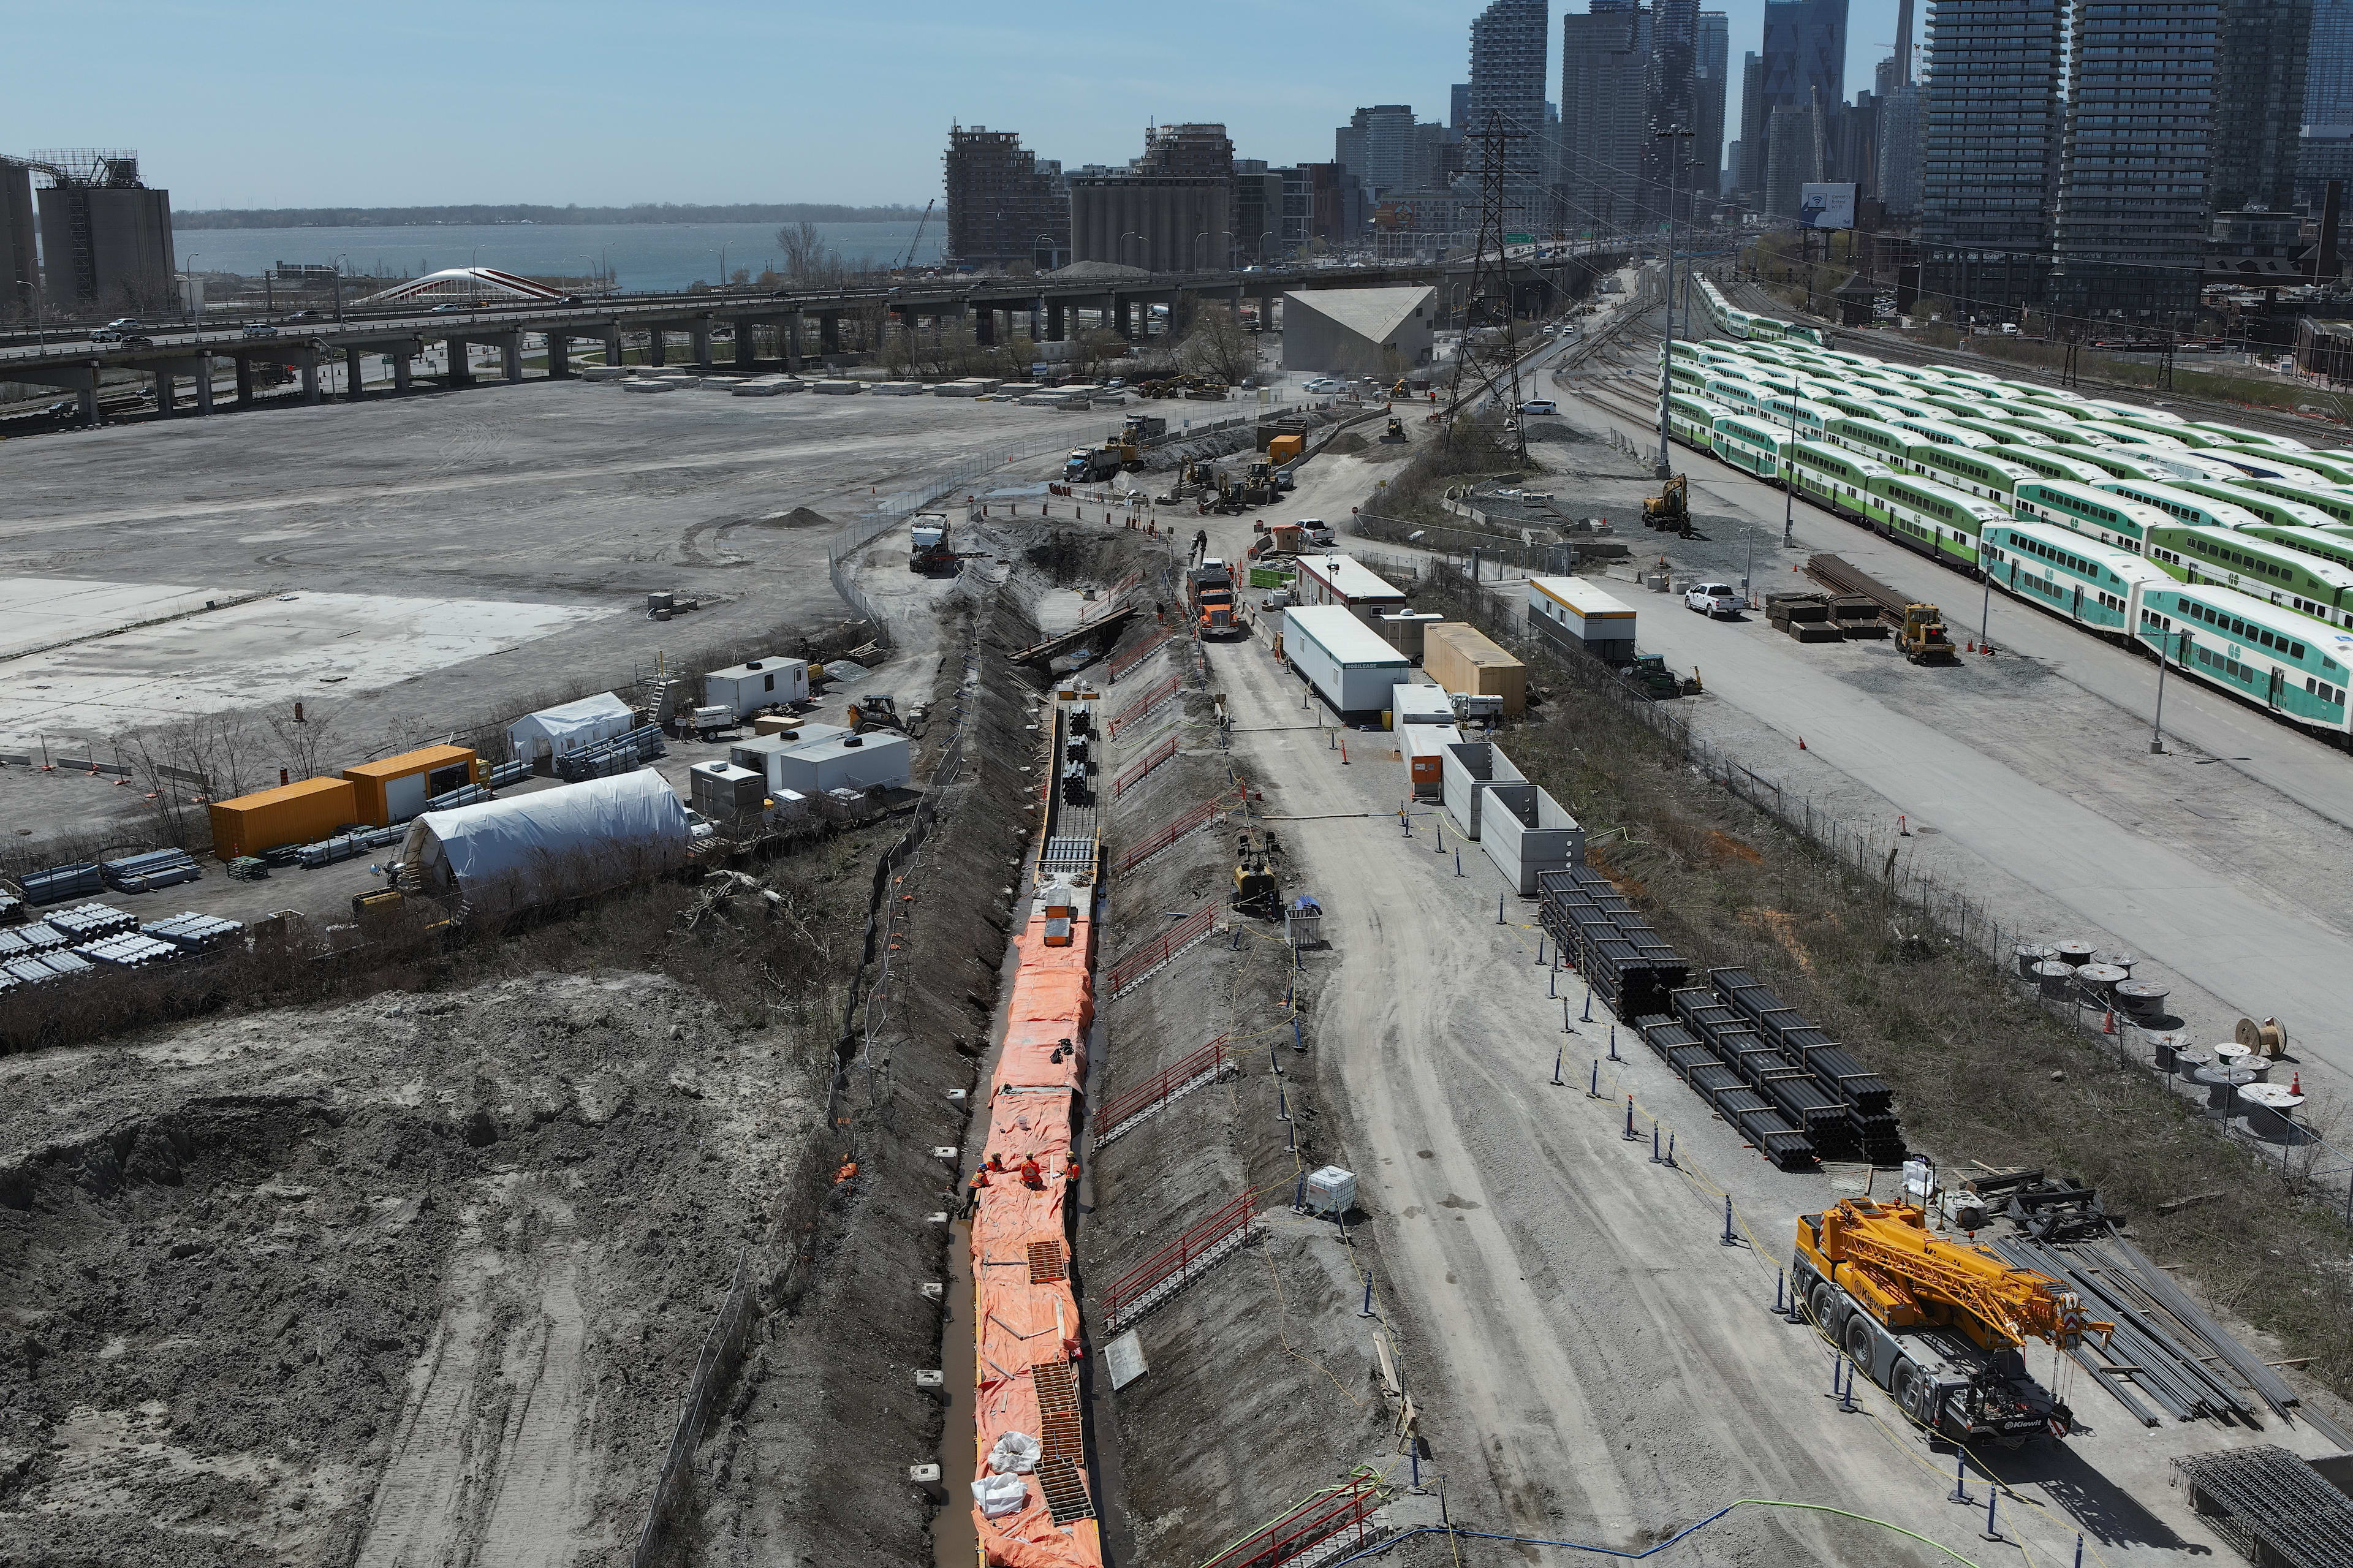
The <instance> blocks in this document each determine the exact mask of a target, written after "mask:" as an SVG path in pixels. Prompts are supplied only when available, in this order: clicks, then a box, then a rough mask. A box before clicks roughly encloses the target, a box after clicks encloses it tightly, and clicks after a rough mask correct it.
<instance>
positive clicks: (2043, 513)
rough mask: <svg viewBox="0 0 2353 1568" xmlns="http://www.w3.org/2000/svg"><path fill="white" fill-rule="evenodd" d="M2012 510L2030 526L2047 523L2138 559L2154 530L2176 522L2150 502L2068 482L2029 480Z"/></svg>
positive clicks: (2025, 481)
mask: <svg viewBox="0 0 2353 1568" xmlns="http://www.w3.org/2000/svg"><path fill="white" fill-rule="evenodd" d="M2011 510H2014V511H2015V512H2017V514H2018V515H2019V516H2020V517H2021V518H2023V519H2025V520H2026V521H2030V522H2047V523H2049V524H2051V525H2052V527H2054V528H2065V529H2072V530H2073V531H2075V532H2077V533H2080V534H2082V535H2084V537H2085V538H2087V539H2096V540H2098V541H2099V542H2101V543H2103V544H2107V545H2113V546H2115V547H2116V549H2118V550H2129V551H2131V552H2133V553H2134V554H2136V555H2137V554H2139V553H2140V552H2141V547H2142V544H2143V542H2144V541H2146V540H2147V538H2148V531H2149V530H2150V529H2152V528H2163V527H2164V526H2166V525H2167V524H2168V523H2169V522H2172V521H2174V519H2173V518H2172V517H2171V516H2169V515H2168V514H2167V513H2165V512H2162V511H2159V510H2158V509H2157V508H2155V507H2153V506H2150V505H2149V504H2148V503H2147V502H2146V501H2137V500H2132V499H2131V498H2130V497H2128V496H2120V495H2117V494H2116V493H2115V492H2113V491H2110V490H2106V489H2101V488H2100V486H2098V485H2084V484H2076V483H2073V482H2072V481H2070V480H2067V479H2028V480H2024V481H2022V482H2021V484H2020V485H2019V487H2018V496H2017V499H2016V500H2014V501H2013V502H2012V503H2011Z"/></svg>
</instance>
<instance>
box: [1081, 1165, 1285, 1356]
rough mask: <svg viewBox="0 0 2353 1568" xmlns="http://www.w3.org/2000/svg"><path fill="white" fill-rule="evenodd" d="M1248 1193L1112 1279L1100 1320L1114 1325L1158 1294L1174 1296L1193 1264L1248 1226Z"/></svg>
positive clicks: (1204, 1260) (1224, 1247)
mask: <svg viewBox="0 0 2353 1568" xmlns="http://www.w3.org/2000/svg"><path fill="white" fill-rule="evenodd" d="M1250 1215H1251V1210H1250V1194H1248V1193H1244V1194H1242V1195H1241V1196H1240V1197H1238V1198H1236V1199H1234V1200H1233V1202H1231V1203H1229V1204H1228V1205H1226V1206H1225V1207H1223V1208H1221V1209H1219V1211H1218V1212H1217V1213H1215V1214H1213V1215H1210V1216H1209V1217H1208V1218H1207V1219H1205V1220H1203V1221H1202V1222H1201V1223H1200V1224H1198V1225H1197V1226H1194V1227H1193V1228H1192V1229H1190V1230H1188V1231H1187V1232H1186V1233H1185V1234H1184V1235H1182V1236H1180V1237H1177V1238H1176V1240H1175V1241H1173V1242H1171V1243H1169V1244H1168V1245H1167V1246H1166V1247H1162V1248H1161V1249H1160V1250H1159V1251H1158V1252H1155V1253H1154V1254H1153V1255H1152V1256H1151V1257H1150V1258H1145V1260H1144V1261H1143V1262H1142V1263H1139V1264H1137V1265H1136V1266H1135V1267H1134V1268H1131V1269H1129V1270H1128V1271H1127V1272H1126V1273H1124V1274H1123V1275H1121V1276H1120V1277H1119V1278H1118V1279H1114V1280H1113V1281H1112V1282H1111V1285H1110V1287H1109V1289H1105V1290H1104V1291H1103V1321H1104V1322H1105V1323H1106V1324H1110V1325H1114V1326H1116V1325H1117V1324H1119V1323H1121V1322H1123V1321H1125V1320H1126V1319H1128V1318H1130V1317H1134V1316H1136V1315H1137V1314H1139V1313H1141V1312H1142V1311H1143V1310H1145V1308H1147V1307H1149V1306H1151V1305H1153V1304H1154V1301H1155V1300H1158V1299H1159V1298H1160V1297H1164V1296H1169V1295H1174V1294H1175V1293H1176V1287H1177V1286H1180V1285H1182V1284H1183V1283H1184V1282H1185V1277H1186V1275H1187V1274H1188V1273H1190V1272H1191V1271H1192V1270H1193V1268H1195V1267H1197V1266H1198V1265H1201V1264H1204V1263H1208V1262H1214V1261H1215V1260H1216V1256H1217V1255H1219V1254H1222V1253H1224V1252H1226V1251H1228V1250H1229V1249H1230V1247H1232V1245H1233V1243H1234V1242H1235V1240H1236V1239H1237V1238H1238V1237H1240V1236H1241V1235H1242V1234H1243V1233H1244V1232H1246V1231H1248V1230H1249V1229H1250ZM1164 1287H1166V1289H1164ZM1147 1298H1150V1300H1147Z"/></svg>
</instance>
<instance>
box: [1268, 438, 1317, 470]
mask: <svg viewBox="0 0 2353 1568" xmlns="http://www.w3.org/2000/svg"><path fill="white" fill-rule="evenodd" d="M1305 450H1307V437H1304V436H1277V437H1275V438H1274V439H1273V440H1271V441H1269V442H1268V443H1267V444H1266V460H1267V461H1268V462H1270V463H1272V464H1274V465H1275V466H1277V467H1278V468H1279V467H1281V466H1282V464H1284V463H1287V462H1289V461H1291V459H1292V458H1296V457H1297V456H1299V454H1300V453H1302V452H1304V451H1305Z"/></svg>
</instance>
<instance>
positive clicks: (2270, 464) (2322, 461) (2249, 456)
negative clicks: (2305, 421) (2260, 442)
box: [2206, 445, 2353, 489]
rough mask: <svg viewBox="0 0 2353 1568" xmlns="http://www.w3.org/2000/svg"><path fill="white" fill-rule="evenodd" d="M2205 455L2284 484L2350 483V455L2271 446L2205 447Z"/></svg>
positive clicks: (2352, 474) (2352, 476) (2352, 470)
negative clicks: (2290, 450)
mask: <svg viewBox="0 0 2353 1568" xmlns="http://www.w3.org/2000/svg"><path fill="white" fill-rule="evenodd" d="M2206 455H2207V456H2208V457H2210V458H2216V459H2218V460H2220V461H2221V462H2225V463H2228V464H2230V465H2231V466H2232V468H2236V469H2238V470H2239V471H2240V472H2241V473H2242V474H2254V475H2256V476H2258V477H2260V478H2263V479H2278V480H2280V481H2282V482H2283V483H2285V484H2291V485H2305V486H2309V487H2313V488H2317V489H2330V488H2333V487H2335V486H2337V485H2353V459H2348V458H2331V457H2328V456H2326V455H2325V454H2323V453H2319V452H2295V453H2287V452H2281V451H2279V450H2277V448H2275V447H2234V446H2227V445H2226V446H2221V447H2207V448H2206Z"/></svg>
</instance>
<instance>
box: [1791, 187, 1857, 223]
mask: <svg viewBox="0 0 2353 1568" xmlns="http://www.w3.org/2000/svg"><path fill="white" fill-rule="evenodd" d="M1854 201H1855V185H1854V183H1853V182H1852V181H1851V180H1850V181H1845V182H1842V183H1832V184H1813V183H1811V182H1809V183H1808V184H1805V185H1803V186H1802V187H1800V188H1799V195H1798V226H1799V228H1852V227H1853V226H1854Z"/></svg>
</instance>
